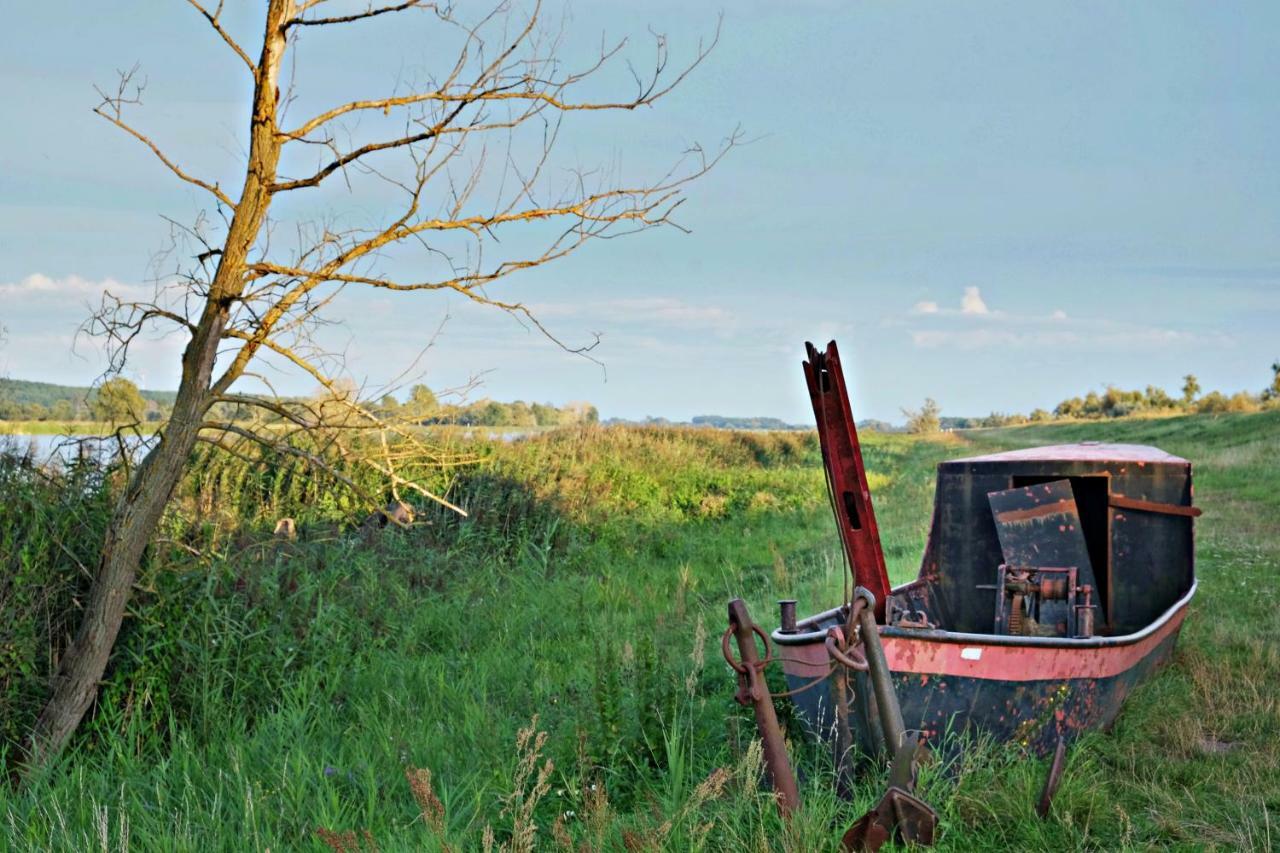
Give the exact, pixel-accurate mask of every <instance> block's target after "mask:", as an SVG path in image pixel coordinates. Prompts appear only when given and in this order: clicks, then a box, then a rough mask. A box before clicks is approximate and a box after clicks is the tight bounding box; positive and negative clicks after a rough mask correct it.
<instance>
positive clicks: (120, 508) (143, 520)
mask: <svg viewBox="0 0 1280 853" xmlns="http://www.w3.org/2000/svg"><path fill="white" fill-rule="evenodd" d="M293 12H294V2H293V0H270V3H269V4H268V8H267V15H266V28H265V34H264V38H263V45H262V56H261V58H260V59H259V61H258V65H257V69H256V71H255V85H254V96H253V115H252V119H251V121H250V134H249V137H250V141H249V161H248V164H247V168H246V170H245V180H244V187H243V189H242V191H241V193H240V199H239V200H238V201H237V202H236V209H235V213H234V215H233V216H232V219H231V224H230V226H229V227H228V229H227V238H226V243H225V245H224V248H223V253H222V256H221V258H220V260H219V263H218V269H217V272H215V274H214V277H213V281H212V282H210V286H209V293H208V296H207V298H206V300H205V305H204V310H203V312H202V314H201V317H200V321H199V323H198V324H197V325H196V327H195V329H194V331H193V333H192V337H191V340H190V342H189V343H188V344H187V348H186V351H185V352H184V353H183V356H182V381H181V382H180V384H179V386H178V395H177V398H176V400H175V401H174V407H173V415H172V417H171V418H170V419H169V422H168V424H167V425H166V426H165V428H164V431H163V434H162V437H161V439H160V442H159V444H157V445H156V446H155V447H154V448H153V449H152V450H151V451H150V452H149V453H148V454H147V456H146V458H145V459H143V460H142V463H141V464H140V465H139V466H138V467H137V468H136V469H135V471H134V473H133V476H132V477H131V478H130V480H129V483H128V485H127V487H126V488H125V491H124V494H122V495H121V496H120V500H119V502H118V503H117V504H116V508H115V512H114V514H113V516H112V519H111V523H110V525H109V526H108V528H107V535H106V539H105V541H104V542H103V546H102V555H101V558H100V562H99V564H98V573H97V575H96V576H95V577H94V580H93V584H92V586H90V588H89V595H88V599H87V601H86V604H85V609H84V616H83V617H82V620H81V622H80V627H79V629H78V630H77V632H76V636H75V639H74V640H72V642H71V645H70V646H69V647H68V648H67V649H66V651H65V652H64V653H63V655H62V659H61V660H60V661H59V663H58V671H57V673H56V674H55V675H54V677H53V681H52V685H51V686H52V691H51V694H50V696H49V700H48V702H47V703H46V704H45V706H44V709H43V710H42V711H41V712H40V716H39V718H38V719H37V720H36V724H35V727H34V728H33V730H32V733H31V737H30V741H29V744H28V753H27V756H26V759H27V760H26V772H27V773H28V774H30V773H32V772H33V771H36V770H38V769H40V768H42V767H44V766H45V765H47V764H48V763H49V762H50V761H51V760H53V759H54V758H56V757H57V755H58V754H59V753H60V752H61V751H62V749H63V747H65V746H66V743H67V741H68V740H69V739H70V737H71V735H72V734H73V733H74V732H75V730H76V727H77V726H78V725H79V724H80V721H81V719H83V718H84V715H85V712H86V711H88V710H89V707H90V706H91V705H92V704H93V702H94V699H95V698H96V697H97V694H98V685H99V683H100V682H101V679H102V674H103V673H104V672H105V671H106V668H107V661H108V658H109V657H110V655H111V650H112V647H113V646H114V645H115V641H116V637H117V635H118V634H119V633H120V625H121V623H122V621H123V620H124V613H125V608H126V606H127V605H128V603H129V597H130V595H132V593H133V583H134V580H135V579H136V578H137V574H138V567H139V565H140V563H141V561H142V553H143V551H144V550H145V549H146V547H147V544H148V543H149V542H150V541H151V537H152V535H154V533H155V530H156V527H157V526H158V525H159V523H160V519H161V517H162V516H163V514H164V509H165V506H166V504H168V502H169V498H170V497H171V496H172V495H173V490H174V488H175V487H176V486H177V484H178V481H179V480H180V479H181V478H182V474H183V472H184V471H185V469H186V465H187V460H188V459H189V458H190V456H191V451H192V450H193V449H194V448H195V444H196V439H197V438H198V436H199V434H200V428H201V423H202V421H203V419H204V415H205V412H206V411H207V410H208V408H209V405H210V402H211V396H212V395H211V393H210V380H211V378H212V375H213V369H214V364H215V361H216V359H217V352H218V344H219V343H220V342H221V340H222V335H223V331H224V330H225V329H226V325H227V322H228V320H229V318H230V311H231V306H232V305H233V304H234V303H235V300H236V299H237V297H239V296H240V294H241V293H242V292H243V290H244V287H245V262H246V258H247V257H248V254H249V250H250V248H251V247H252V246H253V244H254V242H255V241H256V240H257V238H258V232H259V231H260V229H261V228H262V223H263V221H264V220H265V218H266V214H267V208H268V206H269V205H270V203H271V184H272V182H273V181H274V180H275V176H276V168H277V164H278V163H279V159H280V140H279V138H278V137H277V135H276V121H275V118H276V107H277V98H278V97H279V95H278V84H279V69H280V64H281V60H282V58H283V56H284V52H285V47H286V30H285V27H286V24H287V22H288V21H289V20H290V19H291V18H292V16H293Z"/></svg>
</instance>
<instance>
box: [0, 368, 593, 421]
mask: <svg viewBox="0 0 1280 853" xmlns="http://www.w3.org/2000/svg"><path fill="white" fill-rule="evenodd" d="M174 396H175V392H173V391H143V390H140V389H139V388H138V386H137V385H135V384H134V383H133V382H130V381H129V380H128V379H125V378H123V377H116V378H114V379H109V380H107V381H106V382H103V383H102V384H101V385H99V386H98V387H97V388H80V387H74V386H70V385H54V384H52V383H49V382H26V381H23V380H20V379H0V421H102V422H107V421H110V422H116V423H127V422H130V421H135V420H136V421H161V420H164V419H165V418H166V417H168V416H169V412H170V411H171V410H172V408H173V400H174ZM324 396H325V395H322V394H317V395H315V397H314V398H313V399H320V398H322V397H324ZM369 405H370V406H371V408H373V409H374V410H375V411H376V412H378V413H379V414H382V415H385V416H389V417H393V418H395V419H396V420H399V421H406V420H407V421H411V422H415V423H420V424H454V425H458V426H496V427H552V426H566V425H572V424H582V423H595V422H597V421H599V419H600V414H599V412H597V411H596V407H595V406H593V405H591V404H590V403H583V402H574V403H567V404H565V405H563V406H553V405H551V404H550V403H526V402H524V401H523V400H516V401H515V402H514V403H500V402H498V401H496V400H487V399H486V400H478V401H476V402H474V403H460V404H450V403H442V402H440V401H439V400H437V399H436V395H435V394H434V393H433V392H432V391H431V389H430V388H428V387H427V386H425V385H415V386H413V388H411V389H409V393H408V394H407V395H406V397H405V399H404V401H403V402H402V401H401V400H399V399H398V398H397V397H395V396H393V395H390V394H388V395H386V396H384V397H382V398H381V399H380V400H378V401H377V402H374V403H370V404H369ZM258 414H259V415H261V412H259V413H258ZM214 415H215V416H216V417H217V418H219V419H220V420H226V421H242V420H247V419H249V418H251V417H253V416H254V413H253V412H252V411H250V409H249V407H247V406H243V405H239V406H237V405H230V404H226V403H219V404H217V405H216V406H215V407H214Z"/></svg>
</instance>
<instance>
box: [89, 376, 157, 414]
mask: <svg viewBox="0 0 1280 853" xmlns="http://www.w3.org/2000/svg"><path fill="white" fill-rule="evenodd" d="M89 406H90V408H91V410H92V412H93V417H94V419H95V420H99V421H103V422H104V423H109V424H131V423H140V422H141V421H142V418H143V415H144V414H145V413H146V411H147V401H146V400H144V399H142V394H141V393H139V391H138V386H137V385H134V384H133V383H132V382H130V381H129V380H128V379H125V378H124V377H123V376H117V377H115V378H114V379H108V380H107V381H106V382H103V383H102V384H101V385H100V386H98V391H97V393H96V394H94V396H93V400H92V401H91V402H90V404H89Z"/></svg>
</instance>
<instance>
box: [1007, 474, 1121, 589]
mask: <svg viewBox="0 0 1280 853" xmlns="http://www.w3.org/2000/svg"><path fill="white" fill-rule="evenodd" d="M987 499H988V500H990V502H991V512H992V514H993V515H994V516H995V521H996V533H997V535H998V536H999V537H1000V550H1001V551H1002V552H1003V554H1004V561H1005V563H1006V564H1008V565H1010V566H1055V567H1059V568H1068V567H1072V566H1074V567H1075V568H1076V578H1077V583H1079V584H1081V585H1083V584H1089V585H1090V586H1092V587H1093V588H1094V589H1095V590H1096V589H1097V588H1098V584H1097V581H1095V580H1094V576H1093V566H1092V564H1091V563H1090V561H1089V548H1088V546H1087V545H1086V544H1085V540H1084V530H1083V529H1082V528H1081V525H1080V512H1079V510H1078V509H1077V507H1076V498H1075V494H1074V493H1073V492H1072V490H1071V481H1070V480H1054V481H1052V482H1049V483H1037V484H1035V485H1033V486H1020V487H1018V488H1016V489H1006V490H1004V491H1001V492H988V493H987Z"/></svg>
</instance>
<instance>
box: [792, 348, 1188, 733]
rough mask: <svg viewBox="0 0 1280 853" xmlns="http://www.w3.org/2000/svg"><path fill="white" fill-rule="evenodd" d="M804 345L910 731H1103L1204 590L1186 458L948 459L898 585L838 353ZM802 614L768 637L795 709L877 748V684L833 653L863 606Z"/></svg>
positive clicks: (1139, 452)
mask: <svg viewBox="0 0 1280 853" xmlns="http://www.w3.org/2000/svg"><path fill="white" fill-rule="evenodd" d="M807 347H808V356H809V357H808V360H807V361H806V362H805V363H804V369H805V376H806V379H807V382H808V385H809V391H810V396H811V398H812V400H813V408H814V414H815V417H816V419H817V424H818V432H819V436H820V439H821V446H822V454H823V461H824V463H825V466H826V471H827V478H828V487H829V492H830V496H831V499H832V505H833V510H834V513H835V516H836V521H837V524H838V527H839V531H840V535H841V539H842V543H843V546H844V551H845V555H846V557H847V559H848V563H849V568H850V570H851V572H852V574H853V578H852V580H853V584H854V586H855V587H856V588H858V590H859V594H861V595H863V596H864V597H865V600H866V601H867V602H868V604H866V605H863V608H874V615H875V621H874V625H875V627H876V628H877V631H878V635H879V645H880V646H882V647H883V652H884V660H886V661H887V665H888V670H889V671H890V673H891V680H892V685H893V689H894V692H896V694H897V699H898V702H899V703H900V705H901V719H902V724H903V725H905V727H906V729H907V730H908V731H911V732H913V733H916V735H915V736H917V737H918V738H919V740H920V741H921V742H924V743H927V744H929V745H930V746H931V747H933V748H935V749H937V748H942V749H944V750H945V749H947V747H946V743H947V742H948V740H949V738H948V733H949V732H962V731H966V730H974V731H977V732H983V733H986V734H987V735H989V736H991V737H993V738H995V739H996V740H999V741H1006V742H1017V743H1019V744H1021V745H1023V746H1025V747H1026V748H1027V749H1028V750H1030V751H1032V752H1033V753H1035V754H1038V755H1044V754H1047V753H1050V752H1054V751H1055V750H1056V751H1057V753H1058V754H1059V756H1060V755H1061V753H1062V750H1063V749H1064V744H1067V743H1069V742H1070V741H1072V740H1074V739H1075V738H1076V737H1077V736H1078V735H1079V734H1081V733H1082V732H1084V731H1087V730H1090V729H1097V728H1103V727H1107V726H1109V725H1110V724H1111V723H1112V722H1113V721H1114V720H1115V718H1116V716H1117V714H1118V713H1119V712H1120V708H1121V705H1122V703H1123V702H1124V700H1125V698H1126V697H1127V696H1128V695H1129V694H1130V693H1131V692H1132V691H1133V690H1134V688H1135V687H1136V686H1138V685H1139V684H1140V683H1142V681H1143V680H1144V679H1146V678H1147V677H1148V676H1150V675H1151V674H1152V673H1153V672H1154V671H1155V670H1156V669H1157V668H1158V667H1159V666H1160V665H1161V664H1163V663H1164V662H1165V661H1167V660H1168V659H1169V657H1170V655H1171V653H1172V651H1173V648H1174V643H1175V642H1176V640H1177V637H1178V632H1179V630H1180V629H1181V627H1182V623H1183V620H1184V618H1185V617H1186V614H1187V606H1188V603H1189V602H1190V601H1191V599H1192V597H1193V596H1194V595H1195V591H1196V577H1195V560H1194V533H1193V521H1194V518H1195V517H1196V516H1197V515H1199V512H1200V511H1199V509H1197V508H1195V507H1194V506H1192V484H1191V464H1190V463H1189V462H1188V461H1187V460H1185V459H1181V458H1179V457H1177V456H1172V455H1170V454H1168V453H1165V452H1163V451H1161V450H1158V449H1156V448H1154V447H1147V446H1140V445H1127V444H1102V443H1096V442H1082V443H1080V444H1067V445H1056V446H1052V447H1036V448H1032V449H1023V450H1015V451H1011V452H1003V453H992V454H988V455H980V456H972V457H969V458H963V459H955V460H952V461H948V462H943V463H941V464H940V465H939V466H938V470H937V484H936V491H935V498H934V506H933V517H932V522H931V524H930V528H929V536H928V542H927V544H926V546H925V550H924V556H923V560H922V563H921V567H920V572H919V576H918V577H917V578H916V579H915V580H913V581H911V582H909V583H906V584H903V585H900V586H897V587H892V588H891V587H890V585H889V578H888V575H887V573H886V570H885V560H884V554H883V550H882V548H881V545H880V538H879V533H878V529H877V527H876V520H875V513H874V511H873V509H872V501H871V493H870V490H869V488H868V486H867V478H866V473H865V471H864V469H863V463H862V453H861V449H860V446H859V443H858V435H857V429H856V426H855V424H854V420H853V417H852V415H851V412H850V407H849V397H848V393H847V390H846V387H845V383H844V377H843V374H842V371H841V368H840V359H839V353H838V351H837V349H836V346H835V343H834V342H832V343H830V344H829V345H828V346H827V349H826V350H825V351H822V352H820V351H818V350H817V349H815V348H814V347H813V346H812V345H811V344H809V345H807ZM856 599H857V596H855V597H854V600H856ZM795 608H796V605H795V602H793V601H784V602H782V603H781V620H780V621H781V626H780V627H779V628H778V629H777V630H776V631H773V632H772V634H771V640H772V644H773V646H774V648H775V649H776V653H777V657H778V658H779V659H780V660H781V662H782V665H783V669H784V671H785V674H786V679H787V682H788V686H789V688H790V689H791V690H792V691H795V692H794V695H793V696H792V699H791V701H792V702H793V703H794V709H795V712H796V715H797V716H798V718H799V719H800V720H801V722H802V724H803V725H804V727H805V728H806V730H807V731H808V732H809V733H810V734H812V735H814V736H816V737H819V738H822V739H825V740H829V741H831V742H832V743H833V744H837V745H839V744H840V743H843V744H844V745H845V748H846V751H850V750H851V749H852V748H853V747H855V746H856V747H860V748H861V751H862V752H863V753H864V754H874V753H875V752H877V751H878V749H879V745H880V744H881V743H883V742H884V736H885V732H884V731H883V730H882V727H881V719H882V712H880V711H878V710H877V709H876V707H875V706H876V695H877V694H876V690H875V689H872V687H873V686H872V685H871V684H870V683H869V677H868V673H867V672H866V671H863V669H864V668H861V667H857V666H848V667H847V669H845V671H843V672H838V673H837V670H840V669H841V667H840V665H839V664H838V663H837V662H836V661H838V660H840V659H841V658H842V657H844V656H843V655H841V653H840V649H841V647H842V646H843V647H845V648H848V646H845V645H844V643H845V641H844V640H843V639H842V637H841V631H844V632H846V633H847V632H851V631H857V630H858V626H857V625H856V624H855V623H856V622H857V621H858V619H857V617H858V616H859V615H860V614H857V613H856V612H855V613H851V610H853V611H856V610H858V609H862V608H857V607H853V606H852V604H851V603H849V602H846V603H845V604H843V605H841V606H839V607H834V608H832V609H830V610H826V611H824V612H821V613H817V614H815V615H812V616H809V617H807V618H803V619H800V618H797V616H796V609H795ZM851 616H852V617H854V618H851ZM862 624H870V623H868V622H867V621H866V620H865V619H864V620H863V623H862ZM851 663H856V662H851ZM950 740H955V739H950Z"/></svg>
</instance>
